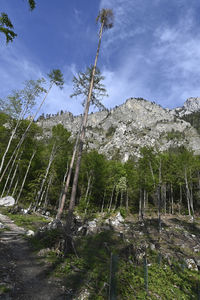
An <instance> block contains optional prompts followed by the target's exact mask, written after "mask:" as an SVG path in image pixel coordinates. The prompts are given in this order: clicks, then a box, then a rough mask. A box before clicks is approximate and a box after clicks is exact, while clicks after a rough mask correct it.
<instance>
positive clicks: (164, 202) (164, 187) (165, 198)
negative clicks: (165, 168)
mask: <svg viewBox="0 0 200 300" xmlns="http://www.w3.org/2000/svg"><path fill="white" fill-rule="evenodd" d="M162 195H163V204H164V214H165V215H166V213H167V187H166V183H164V184H163V185H162Z"/></svg>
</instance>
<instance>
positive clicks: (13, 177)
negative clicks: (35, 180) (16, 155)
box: [7, 162, 19, 196]
mask: <svg viewBox="0 0 200 300" xmlns="http://www.w3.org/2000/svg"><path fill="white" fill-rule="evenodd" d="M18 167H19V162H18V163H17V165H16V167H15V170H14V173H13V176H12V178H11V181H10V185H9V188H8V191H7V196H8V195H9V194H10V190H11V188H12V185H13V181H14V179H15V176H16V174H17V170H18Z"/></svg>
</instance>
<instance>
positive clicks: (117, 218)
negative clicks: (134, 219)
mask: <svg viewBox="0 0 200 300" xmlns="http://www.w3.org/2000/svg"><path fill="white" fill-rule="evenodd" d="M123 222H124V218H123V217H122V215H121V214H120V212H118V213H117V215H116V216H115V217H112V218H110V219H109V224H110V225H111V226H113V227H119V226H121V225H122V223H123Z"/></svg>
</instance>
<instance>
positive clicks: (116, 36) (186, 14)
mask: <svg viewBox="0 0 200 300" xmlns="http://www.w3.org/2000/svg"><path fill="white" fill-rule="evenodd" d="M36 3H37V7H36V9H35V10H34V11H33V12H30V11H29V9H28V5H27V1H26V0H17V1H16V0H15V1H13V0H1V6H0V9H1V11H2V12H6V13H7V14H8V15H9V17H10V19H11V20H12V23H13V25H14V27H15V28H14V29H15V31H16V33H17V34H18V36H17V37H16V39H15V40H14V41H13V43H10V44H8V45H6V43H5V39H4V36H3V35H0V65H1V68H0V82H1V91H0V97H5V96H6V95H8V94H9V93H10V92H11V91H12V89H19V88H22V86H23V85H22V84H23V82H24V81H25V80H27V79H37V78H39V77H45V76H46V74H47V73H48V72H49V71H50V70H51V69H53V68H60V69H61V71H62V72H63V74H64V78H65V86H64V89H63V90H62V91H60V90H59V89H57V88H54V89H53V90H52V91H51V94H50V96H49V97H48V98H47V101H46V103H45V105H44V107H43V111H44V112H45V113H56V112H57V111H59V110H61V109H62V110H66V111H71V112H72V113H74V114H79V113H81V112H82V110H83V108H82V106H81V105H80V103H81V99H71V98H70V97H69V96H70V94H71V93H72V88H73V85H72V78H73V75H74V74H76V73H77V72H78V71H84V70H85V68H86V67H87V66H89V65H91V64H93V63H94V57H95V54H96V47H97V42H98V27H97V25H96V23H95V19H96V16H97V14H98V12H99V10H100V9H101V8H112V9H113V12H114V15H115V21H114V27H113V28H112V29H111V30H108V31H107V32H105V33H104V35H103V40H102V48H101V52H100V56H99V61H98V66H99V68H100V70H101V71H102V73H103V75H104V76H105V81H104V84H105V85H106V88H107V91H108V94H109V97H108V98H105V99H104V100H103V103H104V105H105V106H107V107H108V108H110V107H114V106H116V105H120V104H122V103H123V102H125V100H126V99H127V98H130V97H143V98H145V99H147V100H150V101H155V102H156V103H158V104H160V105H162V106H163V107H169V108H173V107H177V106H181V105H183V103H184V101H185V100H186V99H187V98H188V97H197V96H200V71H199V66H200V18H199V14H200V2H199V1H197V0H190V1H188V0H151V1H150V0H85V1H83V0H74V1H66V0H59V1H55V0H36Z"/></svg>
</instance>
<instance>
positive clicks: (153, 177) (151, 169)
mask: <svg viewBox="0 0 200 300" xmlns="http://www.w3.org/2000/svg"><path fill="white" fill-rule="evenodd" d="M149 167H150V171H151V176H152V179H153V186H154V189H155V188H156V182H155V176H154V173H153V168H152V165H151V162H150V161H149Z"/></svg>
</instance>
